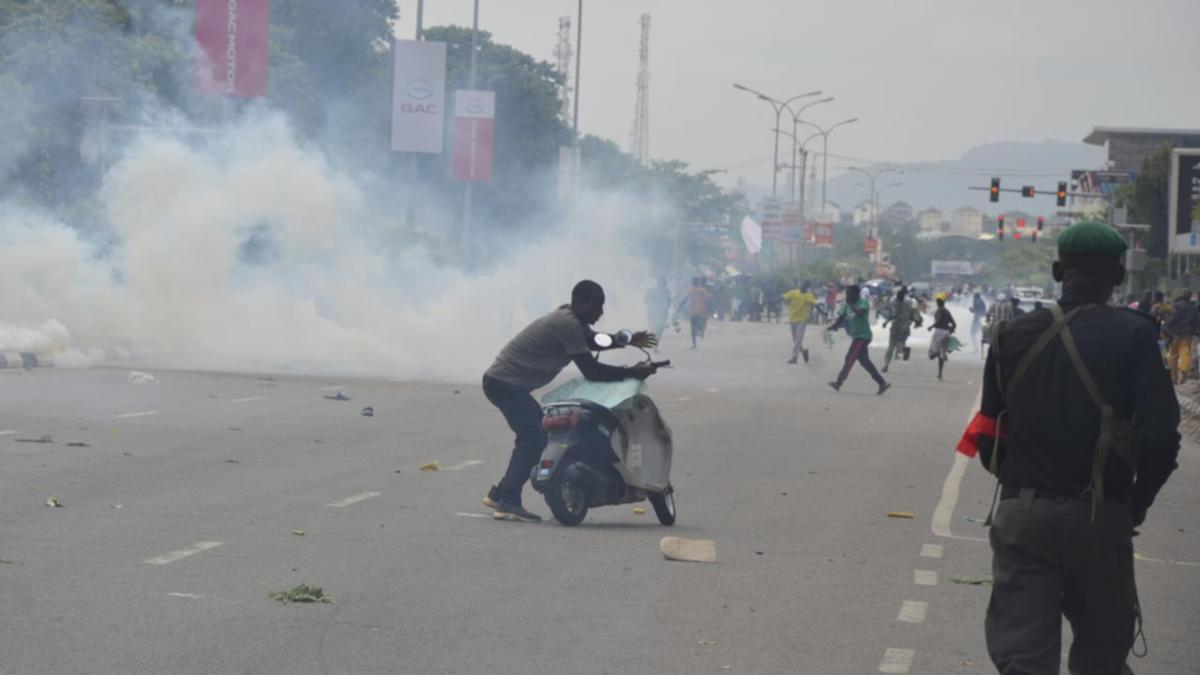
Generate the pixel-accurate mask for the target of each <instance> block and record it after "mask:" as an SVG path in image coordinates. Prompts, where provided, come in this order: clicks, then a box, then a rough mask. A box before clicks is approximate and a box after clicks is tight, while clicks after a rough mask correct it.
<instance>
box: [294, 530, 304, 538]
mask: <svg viewBox="0 0 1200 675" xmlns="http://www.w3.org/2000/svg"><path fill="white" fill-rule="evenodd" d="M292 534H294V535H296V536H297V537H303V536H304V535H306V534H308V533H307V532H305V531H304V530H292Z"/></svg>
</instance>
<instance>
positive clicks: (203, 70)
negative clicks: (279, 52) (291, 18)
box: [196, 0, 271, 98]
mask: <svg viewBox="0 0 1200 675" xmlns="http://www.w3.org/2000/svg"><path fill="white" fill-rule="evenodd" d="M270 14H271V10H270V0H196V45H197V46H198V47H199V49H197V51H196V90H197V91H198V92H200V93H201V94H211V95H214V96H240V97H243V98H251V97H255V96H264V95H266V93H267V63H268V58H267V54H268V48H269V42H268V39H267V38H268V30H267V26H268V23H269V20H270Z"/></svg>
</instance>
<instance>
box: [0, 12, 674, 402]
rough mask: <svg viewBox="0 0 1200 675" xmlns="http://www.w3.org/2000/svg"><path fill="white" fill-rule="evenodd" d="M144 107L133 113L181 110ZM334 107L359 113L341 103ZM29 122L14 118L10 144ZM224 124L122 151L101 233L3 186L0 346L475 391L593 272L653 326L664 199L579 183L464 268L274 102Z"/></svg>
mask: <svg viewBox="0 0 1200 675" xmlns="http://www.w3.org/2000/svg"><path fill="white" fill-rule="evenodd" d="M171 21H173V22H174V24H175V27H174V28H172V29H171V30H172V32H176V33H180V34H183V35H189V34H188V33H187V26H186V22H183V21H180V20H179V18H178V17H177V16H174V15H172V16H171ZM188 39H190V35H189V38H188ZM177 77H178V78H179V79H180V81H181V82H190V78H191V73H190V72H189V73H179V74H177ZM3 84H4V85H5V86H6V87H8V88H10V89H11V88H13V87H15V86H17V85H14V84H13V83H12V82H11V81H9V82H7V83H3ZM143 105H144V107H145V108H146V110H145V111H143V112H141V113H140V114H135V115H134V117H137V118H140V119H146V118H148V117H152V118H161V117H162V116H163V114H164V111H163V110H161V109H157V108H156V107H155V106H156V104H155V103H153V102H149V103H146V104H143ZM331 105H336V106H337V109H336V110H335V111H334V112H335V113H336V114H335V115H334V116H335V117H337V118H339V119H344V118H345V117H346V116H347V114H348V110H347V107H346V106H347V103H346V101H345V100H344V99H343V100H341V101H338V102H336V104H331ZM165 112H166V113H167V114H170V115H171V116H174V117H175V118H176V119H181V118H182V119H183V121H184V123H185V124H191V125H192V126H202V125H201V124H200V123H199V122H194V123H191V122H188V121H187V119H186V115H185V114H184V113H182V112H180V111H176V110H170V111H165ZM364 115H365V111H364ZM18 118H19V119H18ZM14 120H16V121H14ZM24 120H25V118H24V117H20V116H16V117H14V116H11V115H10V116H7V117H5V116H0V127H6V128H0V132H9V131H19V130H17V129H14V128H12V125H16V124H17V122H20V123H21V124H24V123H25V122H24ZM498 123H501V124H502V123H503V120H500V121H499V122H498ZM215 131H216V132H215V133H211V134H204V135H203V138H198V137H197V136H196V135H194V134H193V135H187V134H177V133H176V134H173V133H171V132H169V131H163V130H158V131H155V130H149V129H148V130H143V131H140V132H136V133H134V134H132V135H127V136H125V137H123V138H122V139H120V141H121V142H120V145H119V146H117V147H113V148H110V149H109V150H108V151H109V152H110V153H111V156H112V157H115V158H116V159H115V160H112V163H111V166H109V167H108V168H107V170H106V171H105V174H104V177H103V180H102V181H101V183H100V187H99V189H98V190H97V191H96V193H95V194H94V195H91V196H90V197H89V198H88V199H86V200H84V201H83V202H82V203H84V204H86V205H87V207H86V208H87V209H88V211H89V212H88V214H87V217H86V220H87V221H88V223H87V224H86V225H84V224H82V223H79V222H73V221H72V220H71V218H70V217H67V216H55V215H52V214H50V213H48V212H47V211H45V210H40V209H38V208H36V207H32V206H30V205H29V204H28V203H27V200H21V199H19V198H18V197H14V196H11V195H15V194H16V191H15V190H12V189H5V188H6V187H8V186H4V185H3V184H0V195H4V194H9V195H10V197H9V198H8V199H4V200H0V289H2V290H0V351H28V352H34V353H37V354H39V355H40V356H48V357H52V358H53V359H54V361H55V363H56V364H57V365H59V366H68V365H74V366H84V365H89V364H95V363H98V362H100V361H102V360H103V357H104V353H103V349H104V348H107V347H112V346H116V345H127V344H134V345H138V346H141V347H143V348H145V350H146V352H147V353H148V354H150V355H151V357H150V358H151V360H152V362H153V363H154V364H156V365H160V366H164V367H181V368H211V369H254V370H279V369H287V370H294V371H300V372H336V373H342V374H356V375H375V376H394V377H416V378H428V379H452V380H456V381H459V380H474V379H475V378H477V377H479V375H480V374H481V373H482V372H483V370H484V369H485V368H486V367H487V365H488V363H489V362H490V360H491V358H492V357H493V356H494V354H495V353H496V351H497V350H498V349H499V348H500V347H501V346H502V345H503V343H504V341H505V340H507V339H508V338H510V337H511V336H512V335H513V334H514V333H515V332H516V331H518V330H520V329H521V328H522V327H523V325H524V324H525V323H526V322H527V321H529V320H531V319H532V318H533V317H535V316H537V315H539V314H541V313H543V312H545V311H547V310H549V309H550V308H552V307H553V306H555V305H557V304H560V303H563V302H566V301H567V300H568V299H569V292H570V289H571V286H572V285H573V284H574V283H575V282H576V281H578V280H579V279H581V278H592V279H595V280H597V281H599V282H600V283H601V284H602V285H603V286H604V287H605V289H606V291H607V294H608V298H609V302H608V307H607V308H606V309H607V315H606V317H605V319H604V320H603V324H604V325H605V326H608V327H611V328H616V327H631V328H641V327H643V324H644V323H645V314H644V311H643V309H642V305H641V301H642V297H643V293H644V289H645V288H646V286H647V285H648V284H649V283H650V279H651V278H652V276H653V267H652V264H651V263H650V261H648V260H647V258H646V256H645V255H643V254H642V252H641V251H640V250H639V249H641V248H642V247H641V242H642V238H641V235H640V232H642V231H643V230H644V229H645V227H646V224H647V222H651V221H657V222H660V223H661V222H665V221H666V220H667V219H669V218H670V216H671V214H670V213H669V212H667V211H666V210H664V209H661V208H660V207H657V206H654V205H653V204H652V203H650V202H651V200H639V199H638V198H635V197H633V196H631V195H627V194H621V193H612V192H608V193H598V192H588V191H586V190H584V191H581V192H580V193H579V194H578V195H577V196H576V197H575V198H574V199H573V200H572V201H571V203H570V204H566V205H563V206H562V208H561V209H557V210H555V211H554V213H531V214H529V215H530V221H531V222H537V223H546V222H552V223H553V225H552V226H551V227H548V228H544V229H543V230H542V231H541V232H540V233H538V234H537V235H528V234H525V235H521V236H524V237H526V239H525V240H522V241H515V240H513V239H512V238H506V237H505V236H504V235H503V234H500V235H496V234H495V233H493V236H496V237H497V241H501V242H502V244H503V246H502V247H499V248H498V249H497V250H502V251H503V252H502V253H500V254H498V255H499V257H493V258H492V259H490V260H489V261H488V262H487V265H486V267H484V268H483V269H480V270H478V271H472V272H467V271H464V270H463V269H461V268H459V267H456V266H453V265H446V264H443V263H441V262H439V261H438V260H437V259H436V255H435V252H434V251H433V250H431V249H430V248H428V247H427V246H424V245H421V244H417V243H413V244H405V245H399V244H397V243H396V242H397V241H398V240H400V239H402V238H403V233H402V232H400V231H399V228H402V227H403V226H402V224H401V223H402V222H403V220H404V212H403V207H402V205H400V206H398V205H397V199H396V193H397V188H396V186H384V187H385V188H386V189H380V185H381V182H382V181H381V180H380V176H379V175H377V174H376V173H375V172H374V171H373V169H372V167H374V166H377V165H378V158H377V157H375V156H372V157H371V158H366V157H364V158H363V159H362V161H361V162H356V161H355V157H354V156H353V154H352V152H350V150H348V149H347V147H346V146H344V145H340V146H337V147H331V146H329V145H328V144H327V143H326V144H321V143H313V142H311V141H301V140H299V137H298V135H297V134H296V133H295V132H294V131H293V129H292V126H291V125H290V124H289V121H288V119H286V117H285V116H284V115H283V114H281V113H279V112H278V111H272V110H270V109H269V107H266V106H262V105H256V106H249V107H247V108H246V110H245V111H243V113H242V114H241V115H240V116H238V117H236V118H234V119H231V120H229V121H228V122H227V123H226V124H224V125H222V126H220V127H219V128H217V129H216V130H215ZM6 137H8V138H11V137H10V136H9V134H8V133H0V138H6ZM8 142H9V141H6V143H8ZM12 143H15V141H12V142H11V143H10V145H11V144H12ZM4 147H6V146H4ZM13 147H16V146H15V145H14V146H13ZM0 168H6V167H0ZM0 175H3V174H0ZM547 184H551V182H550V181H547ZM433 208H434V207H429V208H428V209H424V210H423V212H422V213H421V216H422V218H421V220H422V222H423V223H424V224H425V225H424V227H425V228H426V229H428V228H429V227H431V225H430V223H436V224H437V226H438V227H443V226H444V227H445V228H446V231H444V232H441V233H438V235H437V236H441V237H443V238H445V239H448V240H450V241H457V239H458V236H459V235H458V228H459V219H458V217H457V216H456V215H452V214H437V213H430V212H429V211H432V209H433ZM78 211H79V208H78V207H76V208H75V209H74V211H72V210H71V209H56V213H72V212H78ZM555 221H557V222H555ZM443 224H444V225H443ZM530 229H533V228H530Z"/></svg>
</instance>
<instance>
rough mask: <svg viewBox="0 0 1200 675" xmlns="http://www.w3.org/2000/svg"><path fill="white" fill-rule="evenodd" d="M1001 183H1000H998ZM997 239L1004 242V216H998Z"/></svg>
mask: <svg viewBox="0 0 1200 675" xmlns="http://www.w3.org/2000/svg"><path fill="white" fill-rule="evenodd" d="M996 182H999V181H996ZM996 239H999V240H1000V241H1004V214H1003V213H1002V214H1000V215H998V216H996Z"/></svg>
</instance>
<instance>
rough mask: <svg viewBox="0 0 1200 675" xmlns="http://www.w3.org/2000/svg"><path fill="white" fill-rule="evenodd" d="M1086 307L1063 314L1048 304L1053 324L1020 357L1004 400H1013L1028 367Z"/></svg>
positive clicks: (1056, 307) (1056, 305)
mask: <svg viewBox="0 0 1200 675" xmlns="http://www.w3.org/2000/svg"><path fill="white" fill-rule="evenodd" d="M1088 307H1092V305H1090V304H1086V305H1080V306H1078V307H1076V308H1075V309H1073V310H1071V311H1070V312H1067V313H1066V314H1063V311H1062V308H1061V307H1059V306H1058V304H1057V303H1051V304H1050V313H1051V314H1052V315H1053V316H1054V323H1053V324H1052V325H1051V326H1050V327H1049V328H1047V329H1046V332H1044V333H1042V334H1041V335H1040V336H1038V339H1037V340H1035V341H1034V343H1033V346H1031V347H1030V348H1029V351H1027V352H1025V356H1023V357H1021V360H1020V361H1019V362H1018V363H1017V368H1016V370H1014V371H1013V374H1012V378H1011V379H1009V381H1008V386H1007V387H1006V388H1005V389H1004V397H1005V399H1006V400H1011V399H1012V398H1013V394H1014V393H1015V391H1016V387H1017V383H1018V382H1020V381H1021V378H1022V377H1024V376H1025V373H1026V372H1027V371H1028V370H1029V367H1030V366H1032V365H1033V362H1034V361H1036V360H1037V358H1038V357H1039V356H1041V355H1042V352H1043V351H1045V350H1046V346H1047V345H1049V344H1050V342H1051V341H1053V340H1054V338H1056V337H1058V334H1059V333H1061V332H1063V331H1064V330H1066V328H1067V324H1069V323H1071V321H1072V320H1073V319H1074V318H1075V317H1076V316H1078V315H1079V313H1080V312H1081V311H1083V310H1085V309H1087V308H1088ZM999 333H1000V332H999V331H997V332H996V334H997V337H999Z"/></svg>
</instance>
